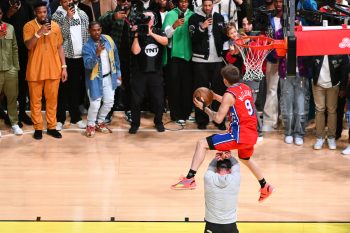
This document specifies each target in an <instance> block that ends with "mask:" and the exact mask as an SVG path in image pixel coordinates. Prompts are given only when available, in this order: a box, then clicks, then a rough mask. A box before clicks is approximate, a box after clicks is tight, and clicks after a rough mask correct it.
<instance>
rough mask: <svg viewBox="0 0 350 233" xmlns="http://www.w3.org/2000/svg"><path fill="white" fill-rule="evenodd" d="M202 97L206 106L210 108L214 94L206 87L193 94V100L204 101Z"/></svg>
mask: <svg viewBox="0 0 350 233" xmlns="http://www.w3.org/2000/svg"><path fill="white" fill-rule="evenodd" d="M201 97H202V98H203V100H204V103H205V105H206V106H209V105H210V104H211V102H213V93H212V92H211V91H210V90H209V89H208V88H206V87H200V88H197V89H196V90H195V91H194V92H193V99H194V98H196V99H197V100H199V101H202V99H201Z"/></svg>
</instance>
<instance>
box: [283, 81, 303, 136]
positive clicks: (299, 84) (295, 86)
mask: <svg viewBox="0 0 350 233" xmlns="http://www.w3.org/2000/svg"><path fill="white" fill-rule="evenodd" d="M280 87H281V99H280V104H281V114H282V119H283V123H284V127H285V131H284V135H285V136H294V137H300V138H303V137H304V134H305V127H306V123H307V116H308V112H309V100H310V94H309V81H308V79H307V78H305V77H300V76H299V75H297V76H296V77H286V78H285V79H281V80H280Z"/></svg>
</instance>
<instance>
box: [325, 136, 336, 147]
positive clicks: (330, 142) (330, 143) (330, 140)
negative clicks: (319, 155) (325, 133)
mask: <svg viewBox="0 0 350 233" xmlns="http://www.w3.org/2000/svg"><path fill="white" fill-rule="evenodd" d="M327 143H328V148H329V149H330V150H336V149H337V144H336V143H335V138H327Z"/></svg>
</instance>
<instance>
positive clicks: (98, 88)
mask: <svg viewBox="0 0 350 233" xmlns="http://www.w3.org/2000/svg"><path fill="white" fill-rule="evenodd" d="M101 32H102V28H101V25H100V23H99V22H97V21H92V22H91V23H90V24H89V33H90V38H89V39H88V41H87V42H86V43H85V45H84V46H83V59H84V66H85V83H86V90H87V94H88V97H89V100H90V107H89V110H88V115H87V121H88V122H87V127H86V132H85V135H86V136H87V137H93V136H94V135H95V131H98V132H101V133H107V134H108V133H112V131H111V130H110V129H109V128H108V127H107V126H106V124H105V123H104V120H105V118H106V116H107V114H108V112H109V111H110V110H111V108H112V107H113V102H114V91H115V89H116V88H117V86H119V85H120V84H121V72H120V63H119V56H118V49H117V47H116V45H115V43H114V42H113V40H112V38H111V37H110V36H108V35H104V34H101ZM102 101H103V104H102V106H101V102H102ZM96 122H97V124H96Z"/></svg>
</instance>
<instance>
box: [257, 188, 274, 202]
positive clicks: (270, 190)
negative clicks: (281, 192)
mask: <svg viewBox="0 0 350 233" xmlns="http://www.w3.org/2000/svg"><path fill="white" fill-rule="evenodd" d="M274 190H275V189H274V187H272V186H271V185H269V184H265V186H264V188H261V189H260V197H259V202H262V201H264V200H265V199H266V198H268V197H269V196H270V195H271V194H272V193H273V191H274Z"/></svg>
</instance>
